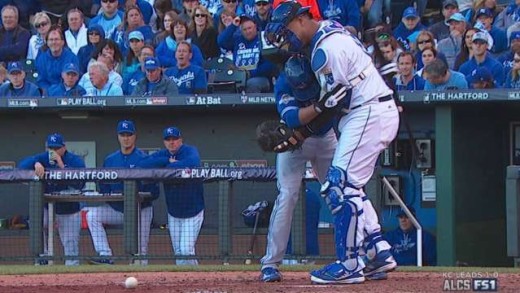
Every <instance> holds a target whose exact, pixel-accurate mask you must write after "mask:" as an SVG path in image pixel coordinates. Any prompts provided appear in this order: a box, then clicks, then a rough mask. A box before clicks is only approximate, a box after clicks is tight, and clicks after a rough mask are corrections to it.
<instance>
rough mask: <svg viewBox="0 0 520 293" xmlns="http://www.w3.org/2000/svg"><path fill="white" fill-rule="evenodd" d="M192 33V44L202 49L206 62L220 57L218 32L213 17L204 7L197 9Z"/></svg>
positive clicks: (191, 28) (191, 27)
mask: <svg viewBox="0 0 520 293" xmlns="http://www.w3.org/2000/svg"><path fill="white" fill-rule="evenodd" d="M190 32H191V33H190V38H191V41H192V44H194V45H197V46H198V47H199V48H200V49H201V51H202V57H203V58H204V60H207V59H209V58H214V57H218V56H219V55H220V48H219V47H218V44H217V35H218V32H217V30H216V29H215V28H214V27H213V19H212V18H211V15H210V14H209V12H208V10H207V9H206V8H204V7H203V6H198V7H197V8H195V14H193V21H192V22H191V25H190Z"/></svg>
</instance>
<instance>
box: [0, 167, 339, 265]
mask: <svg viewBox="0 0 520 293" xmlns="http://www.w3.org/2000/svg"><path fill="white" fill-rule="evenodd" d="M302 175H304V174H302ZM78 178H82V179H78ZM78 180H80V181H87V182H92V181H103V182H114V181H123V182H124V191H123V194H122V195H116V196H115V197H112V198H110V196H107V195H98V196H85V195H83V194H75V195H63V194H61V195H48V194H44V192H43V191H44V184H46V182H47V181H51V182H54V183H59V182H62V183H66V182H67V181H68V182H71V181H78ZM140 180H153V181H156V182H181V181H187V180H202V181H203V182H204V184H205V187H206V186H208V185H213V186H212V188H213V189H216V190H217V194H216V196H217V197H218V200H217V204H218V214H217V219H211V218H209V219H208V217H206V219H205V221H215V220H216V221H217V222H218V224H217V225H216V227H217V228H216V229H207V230H206V231H205V230H204V229H203V230H202V231H201V236H200V237H204V236H205V234H210V236H208V237H212V239H215V240H216V241H214V242H212V243H207V244H206V245H214V246H215V247H213V248H212V251H214V253H209V254H208V253H202V254H199V253H197V255H196V256H195V258H197V259H199V260H208V262H211V261H212V262H213V263H230V262H235V263H241V262H243V260H245V259H246V258H247V257H250V256H247V255H246V251H247V246H248V243H249V237H250V234H251V232H252V230H251V229H247V228H242V229H236V227H235V226H236V225H233V224H234V223H233V219H234V218H236V214H238V213H240V211H239V210H237V208H236V207H235V205H234V204H233V202H234V197H235V196H238V195H237V194H236V193H235V190H236V187H237V185H238V184H256V183H270V184H273V182H274V181H275V180H276V171H275V169H274V168H195V169H60V170H50V171H47V172H46V173H45V176H44V177H43V178H42V179H39V178H37V177H35V175H34V171H27V170H17V169H16V170H12V171H0V183H21V182H23V183H26V184H28V185H29V188H28V190H29V223H30V224H29V229H28V235H27V236H28V237H27V242H26V243H25V244H24V243H23V242H18V245H27V246H28V249H27V250H25V251H27V254H28V255H15V256H14V258H9V257H5V258H4V257H2V256H0V262H5V261H8V262H12V263H18V262H17V260H18V261H25V262H27V261H31V262H32V261H33V260H39V261H41V260H42V259H44V260H46V261H49V262H50V263H52V262H54V263H63V262H62V261H63V259H64V256H63V254H62V253H61V252H60V251H61V250H62V248H61V243H60V242H59V240H55V241H51V242H50V244H51V246H52V245H55V249H54V251H50V252H51V253H50V254H52V255H49V253H48V254H47V255H44V254H43V252H44V249H43V247H44V244H43V241H44V237H43V235H44V227H43V220H38V221H36V220H34V219H43V208H44V204H45V203H49V202H51V203H54V202H63V201H66V202H71V201H72V202H74V201H76V202H104V201H107V200H122V201H123V202H124V210H125V212H124V224H123V225H122V226H123V227H122V239H121V241H120V242H121V245H122V247H121V249H119V250H118V251H119V253H118V254H114V256H113V258H114V259H116V260H128V261H133V260H139V259H140V258H144V257H142V256H140V255H139V249H138V246H139V244H138V226H137V225H138V222H137V221H138V220H137V219H138V210H139V209H138V206H139V201H140V198H141V196H142V195H141V196H140V195H139V193H138V191H137V188H136V186H137V182H138V181H140ZM304 180H313V178H304ZM246 188H247V187H246ZM250 188H251V187H249V189H250ZM161 196H162V194H161ZM205 196H207V195H205ZM304 196H305V192H302V194H301V196H300V200H298V203H297V206H296V209H295V213H294V218H293V225H292V232H291V237H292V243H293V245H292V251H293V252H292V255H291V256H290V257H291V258H296V259H305V258H307V256H306V247H305V231H304V229H305V228H304V222H305V216H304V215H305V205H304V200H302V199H303V198H304ZM50 206H51V207H52V206H53V205H52V204H51V205H50ZM50 212H53V211H52V210H51V209H50ZM50 219H52V217H50ZM49 227H50V230H51V232H52V233H51V232H45V233H48V235H49V236H50V237H54V236H55V235H56V233H54V230H55V229H54V227H53V226H52V225H49ZM166 230H167V229H166ZM208 230H209V232H208ZM240 230H241V231H242V232H243V233H241V232H240ZM259 230H260V232H259V234H262V236H265V233H266V231H267V229H266V228H263V229H259ZM119 231H120V229H119ZM237 231H238V232H237ZM1 232H6V233H7V234H2V233H1ZM9 232H11V233H10V234H9ZM328 232H330V230H329V231H328ZM13 233H14V232H12V231H0V239H6V238H9V237H12V235H13ZM21 233H23V232H21ZM119 233H120V232H119ZM322 233H323V232H322ZM82 234H83V235H82V237H83V238H88V235H85V234H88V230H85V231H82ZM108 234H109V235H108V236H109V239H110V237H112V236H113V235H111V234H117V232H116V233H111V231H109V232H108ZM165 234H166V237H165ZM167 234H168V233H167V231H163V230H157V229H155V231H152V233H151V242H152V239H153V238H154V237H158V236H157V235H160V236H161V237H162V238H168V237H167ZM215 234H216V235H215ZM237 234H243V235H242V241H237V240H236V239H235V238H236V237H237V236H240V235H237ZM325 234H329V233H327V232H325ZM2 235H4V236H2ZM18 235H20V233H18ZM326 236H331V235H326ZM55 238H57V237H55ZM257 238H261V237H260V236H259V237H257ZM263 238H265V237H263ZM51 239H52V238H51ZM83 242H84V241H83ZM110 242H112V241H110ZM259 242H261V241H260V240H259ZM80 245H82V244H80ZM160 245H164V246H167V247H166V248H165V249H164V250H170V251H171V248H170V245H171V244H170V242H169V239H168V241H164V242H162V243H161V244H160ZM236 246H241V247H236ZM262 246H263V247H262ZM331 247H332V246H331ZM3 249H9V248H8V247H3ZM264 249H265V244H264V245H258V248H256V249H255V252H256V253H254V255H253V258H254V260H255V261H258V259H259V258H260V257H261V256H262V255H261V254H262V253H263V252H265V250H264ZM52 252H56V253H52ZM93 256H95V255H92V254H89V255H86V254H85V253H84V250H83V249H81V247H80V256H79V258H80V259H82V260H86V259H88V258H90V257H93ZM175 258H186V257H175V256H174V255H173V252H171V253H169V254H163V255H153V254H150V255H148V256H147V257H146V259H148V260H154V259H156V260H163V261H167V262H168V263H171V261H172V259H175ZM187 258H189V257H187ZM313 258H325V259H331V258H333V256H332V254H331V253H330V251H329V252H326V253H320V256H313ZM82 263H83V262H82Z"/></svg>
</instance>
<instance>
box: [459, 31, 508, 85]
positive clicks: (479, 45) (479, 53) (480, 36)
mask: <svg viewBox="0 0 520 293" xmlns="http://www.w3.org/2000/svg"><path fill="white" fill-rule="evenodd" d="M472 41H473V42H472V49H473V58H471V59H469V60H468V61H466V62H465V63H464V64H462V65H461V66H460V69H459V71H460V72H461V73H462V74H464V75H465V76H466V78H467V79H468V81H469V77H470V75H471V72H473V70H475V69H477V67H480V66H483V67H487V68H488V69H489V70H490V71H491V73H492V74H493V77H494V78H495V85H496V86H498V87H500V86H502V85H503V84H504V79H505V76H504V67H503V66H502V64H500V62H498V61H497V60H496V59H495V58H493V57H492V56H491V54H490V53H489V52H488V51H487V50H488V48H489V46H488V35H486V34H485V33H484V32H477V33H475V34H474V35H473V38H472Z"/></svg>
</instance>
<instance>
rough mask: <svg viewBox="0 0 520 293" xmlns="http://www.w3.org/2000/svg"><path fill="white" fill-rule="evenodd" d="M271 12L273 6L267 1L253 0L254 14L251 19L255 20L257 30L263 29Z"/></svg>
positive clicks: (269, 18)
mask: <svg viewBox="0 0 520 293" xmlns="http://www.w3.org/2000/svg"><path fill="white" fill-rule="evenodd" d="M272 12H273V8H272V6H271V3H269V1H267V0H255V14H254V15H253V19H254V20H255V22H256V25H257V26H258V29H259V30H261V31H264V30H265V27H266V26H267V23H268V22H269V21H270V20H271V13H272Z"/></svg>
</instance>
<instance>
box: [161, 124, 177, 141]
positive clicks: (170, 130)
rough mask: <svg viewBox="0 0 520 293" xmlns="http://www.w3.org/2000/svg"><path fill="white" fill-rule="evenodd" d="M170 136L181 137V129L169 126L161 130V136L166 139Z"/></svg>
mask: <svg viewBox="0 0 520 293" xmlns="http://www.w3.org/2000/svg"><path fill="white" fill-rule="evenodd" d="M170 137H174V138H179V137H181V131H180V130H179V128H177V127H175V126H170V127H168V128H166V129H164V131H163V138H164V139H168V138H170Z"/></svg>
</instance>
